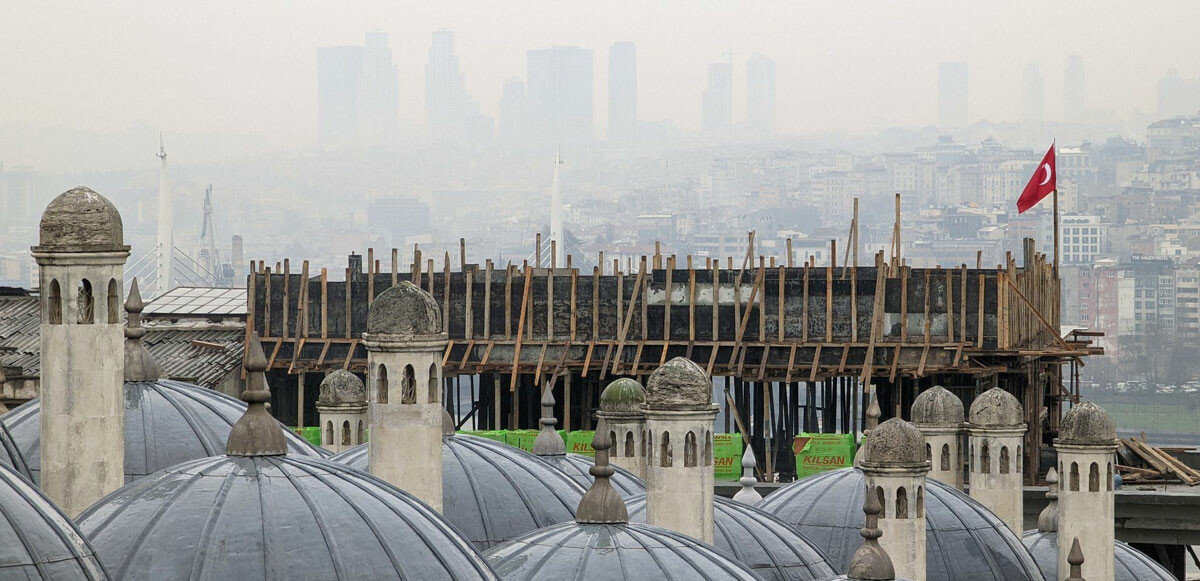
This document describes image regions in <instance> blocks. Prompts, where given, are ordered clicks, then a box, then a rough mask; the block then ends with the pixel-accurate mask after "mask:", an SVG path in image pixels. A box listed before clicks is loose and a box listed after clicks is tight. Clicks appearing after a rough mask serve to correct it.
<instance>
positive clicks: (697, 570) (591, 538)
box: [485, 521, 758, 581]
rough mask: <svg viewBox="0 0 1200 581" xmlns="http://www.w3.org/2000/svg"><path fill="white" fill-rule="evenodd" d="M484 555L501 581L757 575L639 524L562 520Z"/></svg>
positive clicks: (700, 579) (705, 580)
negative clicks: (580, 522) (564, 521)
mask: <svg viewBox="0 0 1200 581" xmlns="http://www.w3.org/2000/svg"><path fill="white" fill-rule="evenodd" d="M485 556H486V557H487V560H488V563H490V564H491V565H492V568H494V569H495V570H496V573H497V574H498V575H500V578H501V579H504V580H505V581H525V580H533V579H538V580H543V579H545V580H550V579H555V580H557V579H572V580H574V581H599V580H606V581H607V580H619V579H678V580H685V579H686V580H687V581H718V580H731V581H733V580H737V581H742V580H745V581H750V580H752V579H758V577H757V576H756V575H755V574H754V573H753V572H751V571H750V569H747V568H746V567H745V566H744V565H742V564H741V563H738V562H736V561H731V560H729V559H727V558H725V557H724V556H722V555H721V554H720V553H718V552H717V551H716V549H715V548H713V547H711V546H709V545H706V544H704V543H703V542H701V541H698V540H696V539H693V538H691V537H688V536H685V535H682V534H679V533H677V532H674V531H669V530H667V529H662V528H658V527H652V526H650V525H646V524H640V523H622V524H579V523H576V522H574V521H571V522H566V523H562V524H558V525H554V526H552V527H547V528H544V529H541V530H537V531H533V532H531V533H529V534H526V535H523V536H521V537H519V538H517V539H513V540H512V541H509V542H507V543H504V544H503V545H500V546H498V547H495V548H493V549H491V550H489V551H487V552H486V553H485Z"/></svg>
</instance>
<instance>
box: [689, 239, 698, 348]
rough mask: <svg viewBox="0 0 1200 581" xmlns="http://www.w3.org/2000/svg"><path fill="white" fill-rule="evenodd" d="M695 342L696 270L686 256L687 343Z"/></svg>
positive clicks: (690, 259) (690, 258)
mask: <svg viewBox="0 0 1200 581" xmlns="http://www.w3.org/2000/svg"><path fill="white" fill-rule="evenodd" d="M695 340H696V269H695V268H693V267H692V257H691V256H690V255H689V256H688V341H689V342H691V341H695Z"/></svg>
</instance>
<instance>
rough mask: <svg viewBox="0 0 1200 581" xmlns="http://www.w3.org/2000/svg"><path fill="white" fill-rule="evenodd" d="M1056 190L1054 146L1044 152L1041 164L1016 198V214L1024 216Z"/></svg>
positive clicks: (1056, 176)
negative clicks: (1044, 155) (1026, 211)
mask: <svg viewBox="0 0 1200 581" xmlns="http://www.w3.org/2000/svg"><path fill="white" fill-rule="evenodd" d="M1056 189H1058V171H1057V170H1055V169H1054V146H1053V145H1051V146H1050V151H1047V152H1046V157H1043V158H1042V163H1040V164H1038V167H1037V170H1036V171H1034V172H1033V177H1031V178H1029V183H1027V184H1025V190H1024V191H1022V192H1021V197H1020V198H1017V213H1018V214H1024V213H1025V210H1028V209H1030V208H1032V207H1034V206H1035V205H1037V203H1038V202H1040V201H1042V198H1045V197H1046V196H1048V195H1050V193H1051V192H1053V191H1054V190H1056Z"/></svg>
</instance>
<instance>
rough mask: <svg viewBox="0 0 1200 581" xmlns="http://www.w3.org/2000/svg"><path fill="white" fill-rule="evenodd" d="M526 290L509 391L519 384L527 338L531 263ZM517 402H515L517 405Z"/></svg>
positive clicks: (523, 296)
mask: <svg viewBox="0 0 1200 581" xmlns="http://www.w3.org/2000/svg"><path fill="white" fill-rule="evenodd" d="M524 277H525V285H524V286H525V290H523V291H521V320H520V323H519V324H518V326H517V342H516V344H515V345H514V346H513V361H512V373H511V375H509V391H512V390H513V389H515V388H516V385H517V368H518V367H519V366H520V364H521V342H522V341H523V340H524V339H525V313H526V312H527V311H528V309H529V290H530V287H531V283H532V282H533V271H532V270H531V269H530V268H529V265H526V266H525V272H524ZM515 405H516V404H514V406H515Z"/></svg>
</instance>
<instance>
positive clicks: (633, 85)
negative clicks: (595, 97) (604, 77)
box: [608, 42, 638, 144]
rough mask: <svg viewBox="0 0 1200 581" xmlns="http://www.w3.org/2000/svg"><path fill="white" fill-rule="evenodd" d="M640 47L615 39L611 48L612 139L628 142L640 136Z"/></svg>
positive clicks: (609, 134) (610, 124)
mask: <svg viewBox="0 0 1200 581" xmlns="http://www.w3.org/2000/svg"><path fill="white" fill-rule="evenodd" d="M637 91H638V83H637V46H635V45H634V44H633V43H632V42H614V43H613V45H612V46H611V47H609V49H608V141H609V142H611V143H620V144H628V143H631V142H632V141H633V140H634V138H635V137H636V135H637V97H638V96H637Z"/></svg>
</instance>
